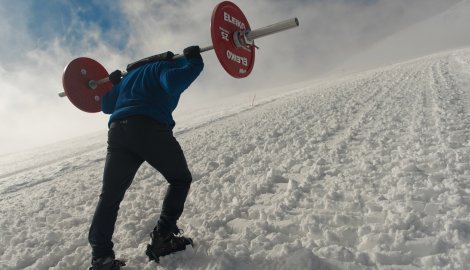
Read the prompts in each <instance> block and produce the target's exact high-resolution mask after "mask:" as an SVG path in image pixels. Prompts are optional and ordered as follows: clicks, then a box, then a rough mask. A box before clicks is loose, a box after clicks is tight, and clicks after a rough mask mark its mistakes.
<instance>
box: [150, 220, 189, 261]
mask: <svg viewBox="0 0 470 270" xmlns="http://www.w3.org/2000/svg"><path fill="white" fill-rule="evenodd" d="M181 234H182V233H181V231H180V230H178V231H177V232H163V233H162V232H160V231H158V229H157V228H156V229H155V230H154V231H153V232H151V233H150V238H151V241H150V245H147V251H146V252H145V254H147V256H148V257H149V259H150V260H151V261H152V260H154V261H156V262H157V263H158V262H159V261H160V257H162V256H165V255H168V254H171V253H174V252H177V251H181V250H185V249H186V246H187V245H191V246H192V245H193V240H192V239H191V238H188V237H184V236H182V235H181Z"/></svg>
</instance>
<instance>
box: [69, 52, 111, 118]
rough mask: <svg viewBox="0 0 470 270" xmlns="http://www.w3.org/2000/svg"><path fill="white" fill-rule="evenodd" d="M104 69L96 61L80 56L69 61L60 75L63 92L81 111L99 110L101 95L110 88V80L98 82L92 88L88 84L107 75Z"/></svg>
mask: <svg viewBox="0 0 470 270" xmlns="http://www.w3.org/2000/svg"><path fill="white" fill-rule="evenodd" d="M108 76H109V74H108V72H107V71H106V69H105V68H104V67H103V66H102V65H101V64H100V63H98V62H97V61H95V60H93V59H91V58H86V57H80V58H77V59H74V60H73V61H72V62H70V63H69V64H68V65H67V66H66V67H65V70H64V74H63V75H62V85H63V87H64V91H65V94H66V95H67V97H68V98H69V100H70V102H72V104H73V105H75V107H77V108H79V109H80V110H82V111H85V112H89V113H94V112H99V111H101V97H102V96H103V95H104V94H105V93H106V92H108V91H109V90H111V88H112V84H111V83H110V82H107V83H104V84H100V85H98V86H97V88H95V89H92V88H91V87H90V86H89V85H88V84H89V82H90V81H91V80H95V81H97V80H100V79H103V78H106V77H108Z"/></svg>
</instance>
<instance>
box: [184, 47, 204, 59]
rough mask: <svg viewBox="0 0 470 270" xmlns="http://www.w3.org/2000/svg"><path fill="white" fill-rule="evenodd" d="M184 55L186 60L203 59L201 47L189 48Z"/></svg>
mask: <svg viewBox="0 0 470 270" xmlns="http://www.w3.org/2000/svg"><path fill="white" fill-rule="evenodd" d="M183 54H184V56H185V57H186V59H188V60H189V59H202V57H201V49H200V48H199V46H189V47H187V48H186V49H184V50H183Z"/></svg>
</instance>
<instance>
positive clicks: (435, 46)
mask: <svg viewBox="0 0 470 270" xmlns="http://www.w3.org/2000/svg"><path fill="white" fill-rule="evenodd" d="M469 25H470V0H461V1H460V2H458V3H457V4H455V5H453V6H451V7H450V8H449V9H448V10H446V11H444V12H442V13H441V14H438V15H436V16H432V17H431V18H429V19H427V20H424V21H422V22H419V23H417V24H415V25H412V26H410V27H408V28H405V29H403V30H401V31H399V32H397V33H394V34H393V35H391V36H389V37H387V38H385V39H383V40H381V41H379V42H377V43H376V44H372V45H371V46H370V47H369V48H365V50H364V52H362V53H359V54H356V55H354V56H353V57H351V59H348V60H347V61H345V63H344V64H343V65H342V66H341V67H340V68H338V70H351V69H355V70H358V69H364V68H366V69H370V68H371V67H377V66H383V65H384V64H391V63H396V62H398V61H405V60H408V59H412V58H416V57H421V56H424V55H428V54H431V53H436V52H439V51H443V50H449V49H456V48H462V47H466V46H469V45H470V35H469Z"/></svg>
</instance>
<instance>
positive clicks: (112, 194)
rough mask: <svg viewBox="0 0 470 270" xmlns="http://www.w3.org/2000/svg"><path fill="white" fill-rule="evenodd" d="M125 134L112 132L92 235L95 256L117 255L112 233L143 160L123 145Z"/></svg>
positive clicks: (90, 235) (90, 233) (117, 130)
mask: <svg viewBox="0 0 470 270" xmlns="http://www.w3.org/2000/svg"><path fill="white" fill-rule="evenodd" d="M124 136H125V135H124V134H123V133H122V130H121V129H120V127H116V128H112V129H110V131H109V137H108V153H107V156H106V163H105V167H104V174H103V188H102V191H101V195H100V199H99V202H98V205H97V207H96V211H95V214H94V216H93V221H92V224H91V227H90V232H89V236H88V240H89V242H90V245H91V247H92V249H93V252H92V256H93V258H94V259H97V258H102V257H107V256H112V257H114V252H113V246H114V244H113V242H112V236H113V233H114V226H115V223H116V219H117V215H118V210H119V205H120V203H121V201H122V199H123V198H124V194H125V192H126V190H127V189H128V188H129V186H130V185H131V183H132V180H133V179H134V176H135V174H136V172H137V170H138V169H139V167H140V165H141V164H142V162H143V160H142V159H141V158H140V157H139V156H137V155H135V154H134V153H132V152H130V151H129V150H127V148H126V147H125V146H124V145H123V141H124V140H123V138H124Z"/></svg>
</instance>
